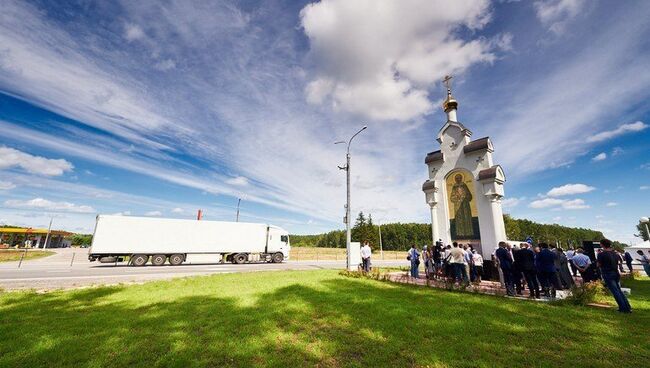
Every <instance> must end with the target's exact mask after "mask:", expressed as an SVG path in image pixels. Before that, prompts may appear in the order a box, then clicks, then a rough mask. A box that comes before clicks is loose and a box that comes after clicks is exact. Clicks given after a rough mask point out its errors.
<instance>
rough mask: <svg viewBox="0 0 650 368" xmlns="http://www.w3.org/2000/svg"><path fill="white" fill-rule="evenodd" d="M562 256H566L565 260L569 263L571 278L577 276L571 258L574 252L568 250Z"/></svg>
mask: <svg viewBox="0 0 650 368" xmlns="http://www.w3.org/2000/svg"><path fill="white" fill-rule="evenodd" d="M564 254H565V255H566V259H567V260H568V261H569V266H570V267H571V272H572V273H573V277H576V276H578V267H576V265H575V264H573V256H574V255H575V254H576V251H575V250H573V248H569V250H567V251H566V252H565V253H564Z"/></svg>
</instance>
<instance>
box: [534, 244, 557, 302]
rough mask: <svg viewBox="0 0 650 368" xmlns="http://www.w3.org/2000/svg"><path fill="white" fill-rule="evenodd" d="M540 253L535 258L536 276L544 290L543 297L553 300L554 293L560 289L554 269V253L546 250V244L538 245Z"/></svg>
mask: <svg viewBox="0 0 650 368" xmlns="http://www.w3.org/2000/svg"><path fill="white" fill-rule="evenodd" d="M539 247H540V248H541V251H540V252H539V253H538V254H537V257H535V268H536V269H537V276H538V277H539V281H540V283H541V284H542V288H543V289H544V296H546V297H553V298H555V291H556V290H558V289H560V283H559V280H558V278H557V274H556V269H555V253H553V252H552V251H551V250H550V249H548V244H546V243H540V244H539Z"/></svg>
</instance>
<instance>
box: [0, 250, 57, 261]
mask: <svg viewBox="0 0 650 368" xmlns="http://www.w3.org/2000/svg"><path fill="white" fill-rule="evenodd" d="M23 253H25V251H24V250H11V249H0V262H12V261H20V257H21V256H22V254H23ZM52 254H54V252H50V251H47V250H28V251H27V252H26V253H25V258H23V260H24V261H26V260H28V259H36V258H43V257H47V256H51V255H52Z"/></svg>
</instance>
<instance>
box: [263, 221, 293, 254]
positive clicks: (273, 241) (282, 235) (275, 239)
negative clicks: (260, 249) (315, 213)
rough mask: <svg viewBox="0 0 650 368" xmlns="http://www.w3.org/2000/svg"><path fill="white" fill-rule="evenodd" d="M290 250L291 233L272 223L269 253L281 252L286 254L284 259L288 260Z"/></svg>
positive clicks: (269, 236)
mask: <svg viewBox="0 0 650 368" xmlns="http://www.w3.org/2000/svg"><path fill="white" fill-rule="evenodd" d="M290 251H291V243H290V241H289V233H288V232H287V231H286V230H284V229H282V228H280V227H277V226H272V225H270V226H269V235H268V249H267V253H269V254H273V253H277V252H280V253H282V255H283V256H284V260H288V259H289V252H290Z"/></svg>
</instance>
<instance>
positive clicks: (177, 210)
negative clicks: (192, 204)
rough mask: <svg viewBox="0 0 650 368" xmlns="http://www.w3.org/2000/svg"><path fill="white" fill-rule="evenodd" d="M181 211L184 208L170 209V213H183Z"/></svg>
mask: <svg viewBox="0 0 650 368" xmlns="http://www.w3.org/2000/svg"><path fill="white" fill-rule="evenodd" d="M183 212H185V210H183V209H182V208H180V207H176V208H174V209H173V210H172V213H183Z"/></svg>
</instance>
